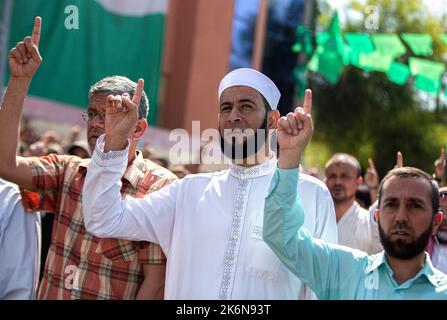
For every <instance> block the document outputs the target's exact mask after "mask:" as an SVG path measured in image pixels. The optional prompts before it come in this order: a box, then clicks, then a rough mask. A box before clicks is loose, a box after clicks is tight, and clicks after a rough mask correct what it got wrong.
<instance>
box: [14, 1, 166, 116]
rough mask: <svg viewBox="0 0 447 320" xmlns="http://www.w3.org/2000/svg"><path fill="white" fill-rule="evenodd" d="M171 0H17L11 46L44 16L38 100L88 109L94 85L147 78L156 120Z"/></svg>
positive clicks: (32, 91)
mask: <svg viewBox="0 0 447 320" xmlns="http://www.w3.org/2000/svg"><path fill="white" fill-rule="evenodd" d="M166 9H167V0H126V1H115V0H58V1H49V0H33V1H29V0H15V1H14V2H13V10H12V19H11V28H10V42H9V47H13V46H15V44H16V43H17V42H18V41H21V40H22V39H23V38H24V37H25V36H27V35H29V34H30V32H31V30H32V25H33V21H34V17H35V16H37V15H40V16H41V17H42V20H43V24H42V36H41V43H40V51H41V54H42V57H43V63H42V65H41V67H40V69H39V71H38V72H37V73H36V76H35V78H34V80H33V82H32V84H31V87H30V91H29V93H30V95H31V96H33V97H34V98H37V99H39V102H42V103H44V104H51V105H53V106H57V105H60V106H61V108H62V106H63V107H64V108H65V107H69V108H71V107H75V108H76V107H77V108H86V107H87V103H88V97H87V94H88V90H89V87H90V86H91V85H92V84H93V83H95V82H96V81H98V80H100V79H101V78H104V77H106V76H110V75H123V76H126V77H128V78H130V79H132V80H133V81H136V80H137V79H138V78H144V79H145V91H146V93H147V94H148V98H149V103H150V111H149V118H148V119H149V123H150V124H156V121H157V111H158V110H157V109H158V90H159V83H160V65H161V57H162V47H163V37H164V27H165V15H166Z"/></svg>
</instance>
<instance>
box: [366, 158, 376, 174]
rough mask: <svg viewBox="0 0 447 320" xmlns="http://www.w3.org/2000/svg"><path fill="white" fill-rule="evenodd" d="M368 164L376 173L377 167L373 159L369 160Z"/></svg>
mask: <svg viewBox="0 0 447 320" xmlns="http://www.w3.org/2000/svg"><path fill="white" fill-rule="evenodd" d="M368 164H369V167H370V168H371V169H372V170H374V171H376V166H375V165H374V161H372V159H371V158H368Z"/></svg>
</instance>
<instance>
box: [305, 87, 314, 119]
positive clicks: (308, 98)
mask: <svg viewBox="0 0 447 320" xmlns="http://www.w3.org/2000/svg"><path fill="white" fill-rule="evenodd" d="M303 109H304V112H305V113H307V114H311V112H312V90H310V89H306V91H305V92H304V105H303Z"/></svg>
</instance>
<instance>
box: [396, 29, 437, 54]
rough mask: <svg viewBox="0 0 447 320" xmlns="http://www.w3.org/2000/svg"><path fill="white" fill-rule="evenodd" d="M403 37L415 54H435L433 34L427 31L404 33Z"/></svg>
mask: <svg viewBox="0 0 447 320" xmlns="http://www.w3.org/2000/svg"><path fill="white" fill-rule="evenodd" d="M402 39H404V40H405V42H406V43H407V44H408V46H409V47H410V48H411V51H413V53H414V54H416V55H418V56H431V55H432V54H433V50H432V42H433V39H432V37H431V35H429V34H425V33H402Z"/></svg>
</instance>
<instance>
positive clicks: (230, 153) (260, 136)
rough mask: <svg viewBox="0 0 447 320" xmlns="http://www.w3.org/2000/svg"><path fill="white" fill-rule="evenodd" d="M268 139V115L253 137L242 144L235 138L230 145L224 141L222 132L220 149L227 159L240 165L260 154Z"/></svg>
mask: <svg viewBox="0 0 447 320" xmlns="http://www.w3.org/2000/svg"><path fill="white" fill-rule="evenodd" d="M267 138H268V129H267V114H266V115H265V117H264V121H263V122H262V124H261V126H260V127H259V128H258V129H256V130H255V131H254V134H253V135H251V136H249V137H247V139H246V140H245V141H243V142H242V143H238V142H237V141H236V138H235V137H233V138H232V139H231V143H230V142H228V141H227V140H225V139H224V137H223V135H222V132H220V148H221V150H222V153H223V154H224V155H225V156H226V157H227V158H229V159H231V160H232V161H233V162H236V163H238V162H241V161H242V160H245V159H247V158H248V157H250V156H252V155H255V154H256V153H258V151H259V150H261V148H262V147H263V146H264V145H265V142H266V141H267ZM253 146H254V147H253Z"/></svg>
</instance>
